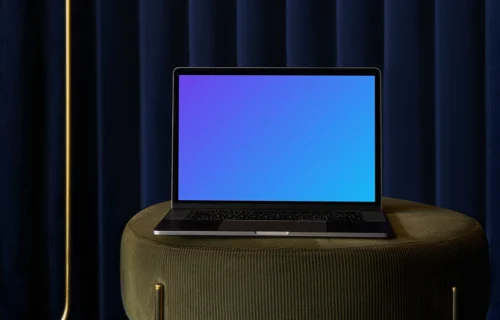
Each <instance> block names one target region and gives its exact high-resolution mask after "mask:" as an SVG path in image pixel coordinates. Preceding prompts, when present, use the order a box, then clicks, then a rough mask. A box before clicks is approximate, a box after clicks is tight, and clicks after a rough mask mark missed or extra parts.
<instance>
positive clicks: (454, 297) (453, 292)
mask: <svg viewBox="0 0 500 320" xmlns="http://www.w3.org/2000/svg"><path fill="white" fill-rule="evenodd" d="M451 292H452V296H453V302H452V308H453V313H452V319H453V320H457V316H458V310H457V288H456V287H453V288H451Z"/></svg>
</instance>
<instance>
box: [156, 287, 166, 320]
mask: <svg viewBox="0 0 500 320" xmlns="http://www.w3.org/2000/svg"><path fill="white" fill-rule="evenodd" d="M155 300H156V303H155V309H156V310H155V313H156V318H155V319H156V320H164V312H165V309H164V308H165V307H164V304H163V303H164V300H163V285H162V284H155Z"/></svg>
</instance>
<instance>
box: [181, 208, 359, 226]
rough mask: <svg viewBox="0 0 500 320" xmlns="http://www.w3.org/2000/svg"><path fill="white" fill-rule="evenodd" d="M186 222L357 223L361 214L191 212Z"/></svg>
mask: <svg viewBox="0 0 500 320" xmlns="http://www.w3.org/2000/svg"><path fill="white" fill-rule="evenodd" d="M186 219H188V220H302V221H318V220H319V221H329V222H339V223H357V222H362V221H363V214H362V213H361V212H351V211H350V212H343V211H326V212H325V211H261V210H258V211H254V210H191V211H190V212H189V214H188V216H187V218H186Z"/></svg>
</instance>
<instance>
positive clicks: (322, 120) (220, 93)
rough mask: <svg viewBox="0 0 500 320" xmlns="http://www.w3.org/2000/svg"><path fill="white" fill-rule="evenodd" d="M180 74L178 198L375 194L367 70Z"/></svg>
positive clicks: (371, 86) (317, 198)
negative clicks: (363, 72)
mask: <svg viewBox="0 0 500 320" xmlns="http://www.w3.org/2000/svg"><path fill="white" fill-rule="evenodd" d="M178 81H179V82H178V167H177V170H178V173H177V175H178V180H177V181H178V185H177V188H178V191H177V192H178V200H179V201H224V202H231V201H244V202H252V201H256V202H267V201H273V202H274V201H278V202H283V201H284V202H375V201H376V149H375V148H376V136H375V135H376V127H375V123H376V105H375V103H376V94H375V90H376V83H375V82H376V79H375V76H373V75H371V76H370V75H180V76H179V80H178Z"/></svg>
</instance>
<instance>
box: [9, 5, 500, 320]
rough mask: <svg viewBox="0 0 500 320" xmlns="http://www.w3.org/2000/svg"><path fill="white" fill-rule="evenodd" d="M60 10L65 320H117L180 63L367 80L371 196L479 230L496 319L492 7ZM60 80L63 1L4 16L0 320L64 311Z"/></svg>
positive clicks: (161, 154) (154, 195)
mask: <svg viewBox="0 0 500 320" xmlns="http://www.w3.org/2000/svg"><path fill="white" fill-rule="evenodd" d="M72 5H73V7H72V19H73V20H72V22H73V25H72V59H73V62H72V85H73V96H72V97H73V100H72V103H73V109H72V110H73V120H72V125H73V136H72V159H73V167H72V169H73V173H72V181H73V184H72V198H73V216H72V222H73V226H72V232H73V241H72V253H73V256H72V266H73V276H72V290H71V292H72V297H73V299H72V315H71V317H72V319H73V318H74V319H121V318H123V315H124V311H123V307H122V303H121V296H120V276H119V257H120V238H121V232H122V230H123V228H124V226H125V224H126V223H127V221H128V220H129V219H130V218H131V217H132V216H133V215H134V214H135V213H136V212H137V211H139V210H140V209H142V208H145V207H147V206H149V205H152V204H154V203H157V202H161V201H166V200H168V199H169V198H170V156H171V151H170V149H171V141H170V138H171V137H170V136H171V109H170V108H171V100H172V96H171V90H172V75H171V73H172V70H173V68H175V67H176V66H199V67H211V66H226V67H231V66H244V67H250V66H264V67H265V66H348V67H356V66H376V67H378V68H380V69H381V70H382V74H383V86H382V88H383V102H384V104H383V133H384V138H383V139H384V140H383V179H384V185H383V188H384V189H383V194H384V195H385V196H390V197H397V198H403V199H409V200H414V201H420V202H425V203H430V204H436V205H439V206H443V207H446V208H450V209H452V210H457V211H460V212H463V213H465V214H467V215H470V216H472V217H474V218H476V219H478V220H479V221H480V222H481V223H482V224H483V225H484V227H485V229H486V231H487V236H488V240H489V244H490V253H491V254H490V255H491V273H492V274H491V301H490V304H491V309H490V314H489V319H498V318H499V317H500V280H499V278H498V272H499V271H500V255H499V254H498V253H497V252H499V251H500V250H499V249H500V236H499V233H500V209H498V208H497V205H496V203H495V200H496V197H497V195H498V194H500V93H499V90H498V88H499V87H500V42H499V41H498V39H500V22H499V20H498V18H497V17H498V16H500V2H498V1H496V0H453V1H452V0H442V1H421V0H405V1H399V0H385V1H384V0H336V1H333V0H311V1H301V0H276V1H266V0H221V1H204V0H189V1H176V0H167V1H150V0H94V1H82V0H73V1H72ZM64 66H65V65H64V0H40V1H35V2H33V1H31V2H29V1H26V0H4V1H2V2H1V3H0V155H1V157H0V215H1V216H0V217H1V219H2V224H0V315H1V316H0V317H3V318H5V319H24V318H26V319H29V318H40V319H44V318H47V319H57V318H59V317H60V314H61V312H62V309H63V299H64V154H65V149H64ZM26 288H36V289H32V290H26ZM40 293H43V294H40ZM28 301H29V303H30V305H33V306H35V307H34V308H27V307H26V304H27V303H28ZM3 318H2V319H3Z"/></svg>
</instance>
